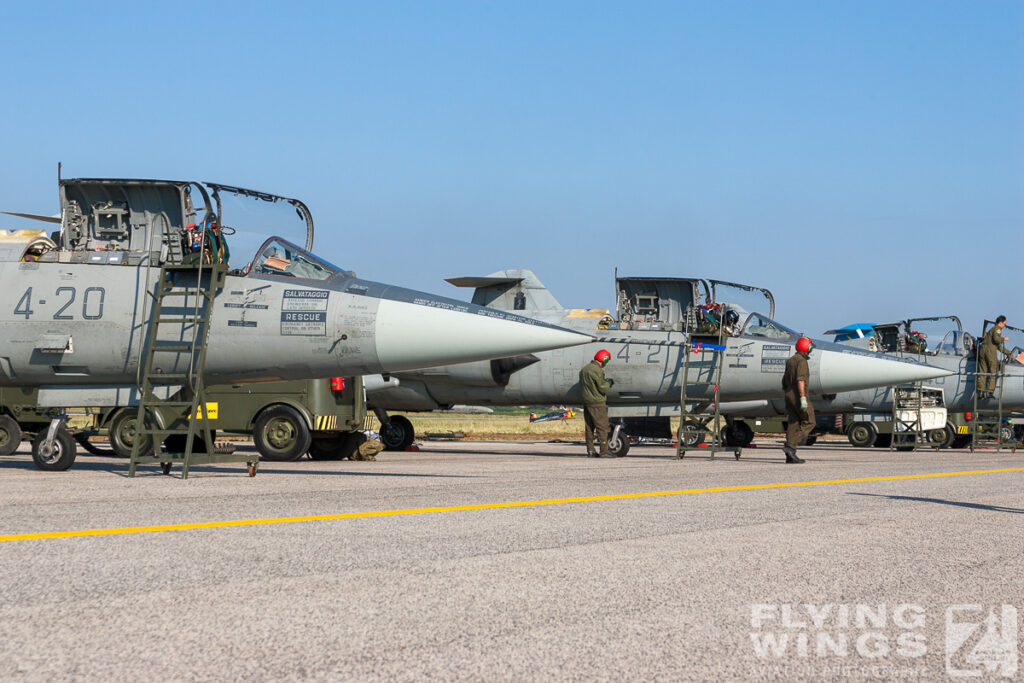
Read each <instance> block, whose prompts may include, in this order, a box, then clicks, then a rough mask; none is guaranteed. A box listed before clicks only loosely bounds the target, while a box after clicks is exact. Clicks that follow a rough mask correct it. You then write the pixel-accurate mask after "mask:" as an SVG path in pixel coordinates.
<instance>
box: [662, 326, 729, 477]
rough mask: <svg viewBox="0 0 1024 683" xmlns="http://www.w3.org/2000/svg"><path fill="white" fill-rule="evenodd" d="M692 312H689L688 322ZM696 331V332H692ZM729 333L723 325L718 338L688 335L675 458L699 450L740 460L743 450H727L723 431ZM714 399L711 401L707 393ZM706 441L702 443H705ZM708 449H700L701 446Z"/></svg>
mask: <svg viewBox="0 0 1024 683" xmlns="http://www.w3.org/2000/svg"><path fill="white" fill-rule="evenodd" d="M689 315H690V312H689V311H688V312H687V320H689ZM690 329H693V328H690ZM728 339H729V333H728V332H727V331H726V326H725V325H724V324H721V325H719V327H718V336H717V337H714V336H709V335H695V334H693V333H691V334H690V335H689V346H688V347H687V346H684V347H683V348H682V353H683V384H682V386H681V387H680V390H679V394H680V395H679V430H678V432H677V433H676V457H677V458H683V457H684V456H685V455H686V451H687V450H691V449H695V448H698V447H700V450H701V452H706V453H708V455H709V457H711V458H714V457H715V454H716V453H718V452H721V451H731V452H732V454H733V455H734V456H735V457H736V459H737V460H739V459H740V454H741V453H742V452H743V447H742V446H728V445H726V444H725V442H724V440H723V435H724V432H725V430H723V429H722V428H721V424H720V423H721V421H722V420H721V417H722V412H721V400H720V392H719V380H720V379H721V377H722V371H723V369H724V368H725V354H726V350H727V342H728ZM709 388H710V390H711V399H710V400H708V398H707V393H708V391H707V390H708V389H709ZM702 437H703V439H702ZM702 441H704V442H706V443H707V445H706V446H699V444H701V442H702Z"/></svg>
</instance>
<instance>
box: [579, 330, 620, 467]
mask: <svg viewBox="0 0 1024 683" xmlns="http://www.w3.org/2000/svg"><path fill="white" fill-rule="evenodd" d="M611 359H612V354H610V353H608V352H607V351H605V350H604V349H601V350H600V351H598V352H597V353H596V354H594V360H592V361H590V362H589V363H587V364H586V365H584V366H583V369H582V370H580V388H581V389H582V390H583V422H584V423H585V424H586V439H587V455H588V456H589V457H591V458H611V457H613V456H612V454H611V451H609V450H608V432H609V427H608V406H607V404H606V400H607V398H606V397H607V395H608V390H609V389H611V388H612V384H614V383H615V381H614V380H610V379H605V377H604V366H606V365H608V361H610V360H611ZM595 434H596V435H597V444H598V447H599V448H600V450H599V451H595V450H594V435H595Z"/></svg>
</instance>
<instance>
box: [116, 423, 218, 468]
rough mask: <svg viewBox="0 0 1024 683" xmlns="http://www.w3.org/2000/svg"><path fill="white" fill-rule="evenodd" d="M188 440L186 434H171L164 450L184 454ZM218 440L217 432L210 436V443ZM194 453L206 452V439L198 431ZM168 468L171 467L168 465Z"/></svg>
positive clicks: (194, 441) (193, 439) (194, 437)
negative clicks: (186, 440)
mask: <svg viewBox="0 0 1024 683" xmlns="http://www.w3.org/2000/svg"><path fill="white" fill-rule="evenodd" d="M186 438H187V435H185V434H171V435H170V436H168V437H167V438H166V439H164V448H165V449H166V450H167V452H168V453H184V452H185V443H186V442H185V439H186ZM216 440H217V431H216V430H213V433H212V434H210V441H214V442H215V441H216ZM192 452H193V453H205V452H206V439H204V438H203V435H202V434H201V433H200V432H199V430H198V429H197V430H196V433H195V434H194V435H193V436H192ZM129 453H131V451H129ZM168 467H170V465H168Z"/></svg>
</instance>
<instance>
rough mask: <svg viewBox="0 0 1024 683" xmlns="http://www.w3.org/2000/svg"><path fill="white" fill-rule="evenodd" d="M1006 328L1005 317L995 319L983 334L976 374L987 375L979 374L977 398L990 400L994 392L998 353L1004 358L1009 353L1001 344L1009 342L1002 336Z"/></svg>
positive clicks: (1008, 339) (997, 370)
mask: <svg viewBox="0 0 1024 683" xmlns="http://www.w3.org/2000/svg"><path fill="white" fill-rule="evenodd" d="M1005 327H1006V316H1005V315H1001V316H999V317H998V318H996V324H995V325H993V326H992V328H991V329H990V330H989V331H988V332H986V333H985V338H984V339H983V340H982V342H981V353H979V354H978V372H979V373H989V374H987V375H986V374H979V375H978V381H977V387H976V389H977V392H978V398H992V395H993V392H995V390H996V374H997V373H998V372H999V352H1000V351H1002V352H1003V353H1004V354H1006V357H1007V358H1009V357H1010V352H1009V351H1007V350H1006V346H1004V345H1003V342H1008V341H1010V338H1009V337H1004V336H1003V328H1005Z"/></svg>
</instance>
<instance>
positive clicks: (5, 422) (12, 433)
mask: <svg viewBox="0 0 1024 683" xmlns="http://www.w3.org/2000/svg"><path fill="white" fill-rule="evenodd" d="M19 445H21V427H20V426H18V422H17V421H16V420H15V419H14V418H13V417H11V416H10V415H0V455H10V454H11V453H13V452H14V451H16V450H18V446H19Z"/></svg>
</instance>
